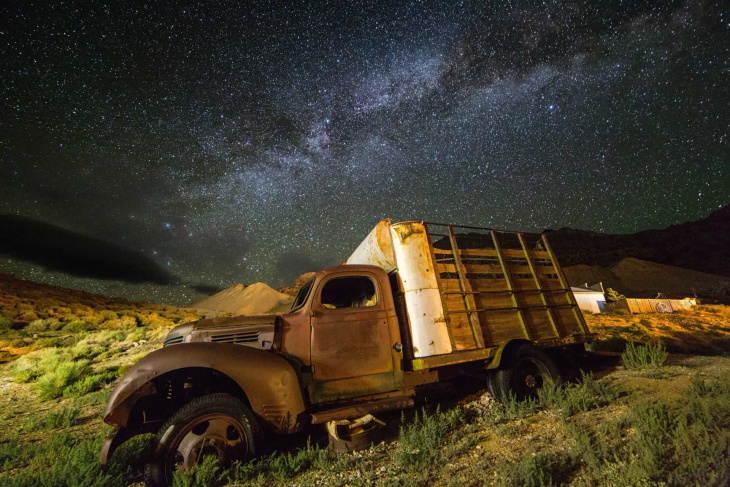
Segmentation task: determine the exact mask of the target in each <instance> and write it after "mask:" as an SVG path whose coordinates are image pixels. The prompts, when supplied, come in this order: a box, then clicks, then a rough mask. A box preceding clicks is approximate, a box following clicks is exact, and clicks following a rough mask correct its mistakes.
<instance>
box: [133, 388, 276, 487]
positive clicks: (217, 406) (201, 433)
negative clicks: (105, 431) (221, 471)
mask: <svg viewBox="0 0 730 487" xmlns="http://www.w3.org/2000/svg"><path fill="white" fill-rule="evenodd" d="M261 443H262V430H261V427H260V426H259V424H258V423H257V422H256V419H255V417H254V415H253V413H252V412H251V410H250V409H249V408H248V406H246V404H244V403H243V401H241V400H240V399H237V398H235V397H233V396H231V395H230V394H210V395H207V396H203V397H199V398H197V399H193V400H192V401H190V402H189V403H187V404H186V405H185V406H183V407H182V408H180V410H178V411H177V412H176V413H175V414H173V415H172V416H171V417H170V419H168V420H167V422H165V424H164V425H163V426H162V428H160V430H159V432H158V433H157V438H156V445H155V449H154V453H153V456H152V460H151V461H150V462H148V463H147V465H146V466H145V475H144V480H145V485H146V486H147V487H161V486H167V485H170V483H172V478H173V475H174V473H175V471H176V470H178V469H182V470H187V469H189V468H191V467H192V466H193V465H195V464H197V463H200V462H202V460H203V458H204V457H205V456H208V455H215V456H217V457H218V461H219V462H220V464H221V465H228V464H230V462H231V461H232V460H240V461H247V460H249V459H251V458H252V457H255V456H256V454H257V452H258V450H259V449H260V448H261Z"/></svg>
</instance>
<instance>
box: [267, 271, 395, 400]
mask: <svg viewBox="0 0 730 487" xmlns="http://www.w3.org/2000/svg"><path fill="white" fill-rule="evenodd" d="M275 349H276V351H280V352H281V353H283V354H285V356H291V357H296V359H297V361H298V362H301V364H302V365H301V367H300V371H301V373H302V383H303V384H306V392H307V397H308V400H309V402H310V404H313V405H319V404H324V403H328V402H332V401H339V400H344V399H350V398H354V397H359V396H367V395H369V394H378V393H383V392H388V391H394V390H398V389H401V388H402V387H403V384H404V379H403V369H402V361H403V346H402V340H401V331H400V328H399V325H398V316H397V315H396V311H395V304H394V302H393V292H392V291H391V286H390V280H389V278H388V275H387V274H386V272H385V271H384V270H383V269H381V268H379V267H375V266H368V265H344V266H337V267H330V268H327V269H324V270H322V271H320V272H318V273H317V274H316V275H315V276H314V277H313V278H312V279H311V280H310V281H309V282H307V283H305V285H304V286H302V288H301V289H300V291H299V294H298V295H297V297H296V299H295V301H294V304H293V305H292V309H291V311H290V312H289V313H287V314H285V315H282V316H281V325H280V327H279V328H278V329H277V336H276V338H275Z"/></svg>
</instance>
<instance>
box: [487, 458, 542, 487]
mask: <svg viewBox="0 0 730 487" xmlns="http://www.w3.org/2000/svg"><path fill="white" fill-rule="evenodd" d="M553 466H554V459H553V458H551V457H550V455H547V454H544V453H526V454H524V455H523V456H522V457H521V458H520V459H519V460H518V461H516V462H506V463H503V464H501V465H500V467H499V468H498V470H497V478H498V484H499V485H501V486H505V487H507V486H510V487H511V486H516V485H519V486H521V487H549V486H552V485H556V483H555V482H554V481H553Z"/></svg>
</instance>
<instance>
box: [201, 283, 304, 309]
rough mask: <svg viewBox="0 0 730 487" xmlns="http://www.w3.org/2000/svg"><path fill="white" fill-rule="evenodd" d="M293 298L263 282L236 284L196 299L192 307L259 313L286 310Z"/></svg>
mask: <svg viewBox="0 0 730 487" xmlns="http://www.w3.org/2000/svg"><path fill="white" fill-rule="evenodd" d="M291 301H292V300H291V298H290V297H289V296H288V295H286V294H283V293H280V292H278V291H275V290H274V289H272V288H271V287H269V286H267V285H266V284H264V283H263V282H257V283H255V284H251V285H250V286H245V285H244V284H234V285H233V286H231V287H229V288H227V289H224V290H223V291H221V292H219V293H216V294H214V295H212V296H210V297H208V298H205V299H203V300H200V301H196V302H195V303H192V304H191V305H190V307H191V308H194V309H196V310H200V312H224V313H232V314H234V315H258V314H266V313H278V312H282V311H286V310H287V309H289V305H291Z"/></svg>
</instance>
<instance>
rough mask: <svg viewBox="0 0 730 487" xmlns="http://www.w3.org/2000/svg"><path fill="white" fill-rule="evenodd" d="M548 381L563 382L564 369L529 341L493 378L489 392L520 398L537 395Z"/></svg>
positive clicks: (499, 395)
mask: <svg viewBox="0 0 730 487" xmlns="http://www.w3.org/2000/svg"><path fill="white" fill-rule="evenodd" d="M546 382H554V383H558V384H559V383H561V382H562V379H561V376H560V369H558V366H557V365H555V362H553V360H552V359H551V358H550V357H549V356H548V354H546V353H545V352H543V351H542V350H540V349H539V348H537V347H534V346H532V345H529V344H524V345H520V346H519V348H517V350H516V351H515V354H514V355H513V357H512V360H511V361H510V362H509V363H508V364H507V366H506V367H504V368H501V369H497V370H495V371H494V372H493V373H492V374H491V376H490V377H489V381H488V386H489V392H490V393H491V394H492V395H493V396H494V397H495V398H497V399H503V398H505V397H508V396H509V395H510V394H512V395H514V396H516V397H517V399H520V400H522V399H527V398H534V397H537V393H538V391H539V390H540V389H542V387H543V386H544V385H545V383H546Z"/></svg>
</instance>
